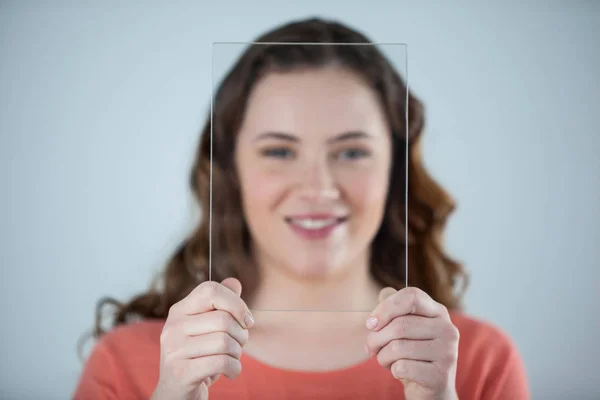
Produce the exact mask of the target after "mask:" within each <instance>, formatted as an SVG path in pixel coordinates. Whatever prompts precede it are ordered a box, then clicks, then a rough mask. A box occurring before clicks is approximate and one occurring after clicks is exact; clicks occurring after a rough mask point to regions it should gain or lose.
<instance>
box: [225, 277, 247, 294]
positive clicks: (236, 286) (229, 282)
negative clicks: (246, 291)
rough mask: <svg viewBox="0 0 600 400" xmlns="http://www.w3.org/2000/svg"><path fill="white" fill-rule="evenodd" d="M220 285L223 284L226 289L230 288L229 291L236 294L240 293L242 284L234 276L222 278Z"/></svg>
mask: <svg viewBox="0 0 600 400" xmlns="http://www.w3.org/2000/svg"><path fill="white" fill-rule="evenodd" d="M221 285H223V286H225V287H226V288H228V289H231V291H232V292H234V293H235V294H237V295H238V296H241V295H242V284H241V283H240V281H238V280H237V279H235V278H226V279H223V282H221Z"/></svg>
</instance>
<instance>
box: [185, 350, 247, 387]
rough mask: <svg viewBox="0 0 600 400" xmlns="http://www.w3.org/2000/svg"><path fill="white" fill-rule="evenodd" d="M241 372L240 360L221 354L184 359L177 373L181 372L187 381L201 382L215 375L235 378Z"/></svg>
mask: <svg viewBox="0 0 600 400" xmlns="http://www.w3.org/2000/svg"><path fill="white" fill-rule="evenodd" d="M241 372H242V364H241V362H240V360H238V359H236V358H233V357H231V356H229V355H222V354H221V355H216V356H207V357H200V358H193V359H191V360H185V363H184V364H183V367H182V368H181V369H180V371H179V374H182V375H183V376H184V377H185V378H184V379H185V380H186V381H187V382H202V381H204V380H205V379H207V378H210V377H212V376H215V375H225V376H226V377H227V378H229V379H235V378H237V377H238V376H239V375H240V373H241Z"/></svg>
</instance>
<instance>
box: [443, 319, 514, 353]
mask: <svg viewBox="0 0 600 400" xmlns="http://www.w3.org/2000/svg"><path fill="white" fill-rule="evenodd" d="M450 318H451V319H452V323H453V324H454V326H456V328H457V329H458V331H459V333H460V341H459V343H461V345H462V346H461V350H462V351H463V352H466V353H477V352H480V351H485V353H486V354H488V355H489V354H495V355H496V356H501V355H505V356H506V355H510V354H512V353H516V352H517V349H516V346H515V344H514V343H513V341H512V339H511V338H510V336H509V335H508V334H507V333H506V332H505V331H504V330H503V329H502V328H500V327H498V326H496V325H495V324H493V323H491V322H488V321H485V320H483V319H479V318H476V317H472V316H468V315H467V314H465V313H463V312H457V311H452V312H450Z"/></svg>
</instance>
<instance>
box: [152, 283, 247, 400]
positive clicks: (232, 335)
mask: <svg viewBox="0 0 600 400" xmlns="http://www.w3.org/2000/svg"><path fill="white" fill-rule="evenodd" d="M241 293H242V285H241V284H240V282H239V281H238V280H237V279H234V278H227V279H225V280H224V281H223V282H222V283H221V284H219V283H217V282H203V283H201V284H200V285H198V287H196V288H195V289H194V290H193V291H192V292H191V293H190V294H189V295H188V296H187V297H186V298H184V299H183V300H181V301H180V302H178V303H176V304H174V305H173V306H172V307H171V309H170V310H169V316H168V317H167V321H166V322H165V325H164V328H163V330H162V334H161V336H160V376H159V380H158V385H157V387H156V389H155V391H154V394H153V395H152V399H153V400H163V399H165V400H166V399H168V400H188V399H190V400H191V399H194V400H206V399H208V387H209V386H210V385H211V384H213V383H214V382H215V381H216V380H217V379H218V378H219V376H220V375H225V376H226V377H227V378H229V379H234V378H236V377H237V376H238V375H239V374H240V372H241V368H242V366H241V363H240V357H241V355H242V348H243V347H244V345H245V344H246V343H247V341H248V328H250V327H251V326H252V325H253V324H254V320H253V318H252V314H251V313H250V310H249V309H248V306H247V305H246V303H244V301H243V300H242V299H241V298H240V295H241Z"/></svg>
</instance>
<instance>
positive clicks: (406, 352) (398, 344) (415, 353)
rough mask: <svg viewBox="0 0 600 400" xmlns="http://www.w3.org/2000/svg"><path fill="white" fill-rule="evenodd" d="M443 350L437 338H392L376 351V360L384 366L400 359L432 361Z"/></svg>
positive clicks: (387, 366) (386, 366)
mask: <svg viewBox="0 0 600 400" xmlns="http://www.w3.org/2000/svg"><path fill="white" fill-rule="evenodd" d="M443 350H444V349H443V348H442V344H441V343H440V341H439V340H408V339H398V340H392V341H391V342H389V343H388V344H386V345H385V346H384V347H383V348H382V349H381V351H380V352H379V353H377V362H378V363H379V365H381V366H382V367H384V368H390V367H391V366H392V364H393V363H394V362H396V361H398V360H401V359H405V360H414V361H429V362H434V361H436V360H437V359H438V357H439V353H440V351H443Z"/></svg>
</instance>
